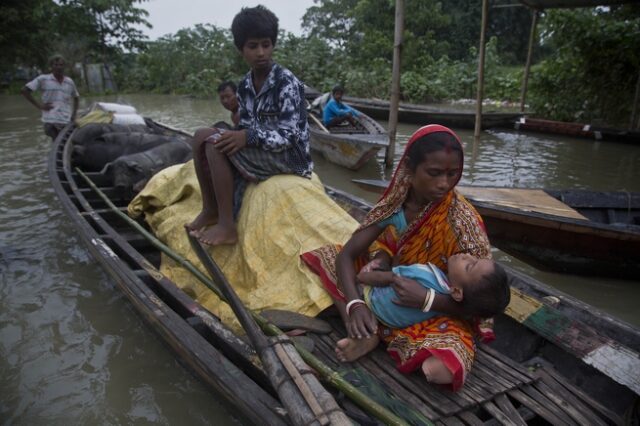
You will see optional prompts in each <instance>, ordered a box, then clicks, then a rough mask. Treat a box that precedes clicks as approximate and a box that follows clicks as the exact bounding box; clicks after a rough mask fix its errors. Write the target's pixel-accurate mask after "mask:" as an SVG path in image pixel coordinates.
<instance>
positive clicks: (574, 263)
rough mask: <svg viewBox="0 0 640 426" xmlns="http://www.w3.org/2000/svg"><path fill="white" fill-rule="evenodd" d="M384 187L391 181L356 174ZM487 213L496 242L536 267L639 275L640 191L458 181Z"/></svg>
mask: <svg viewBox="0 0 640 426" xmlns="http://www.w3.org/2000/svg"><path fill="white" fill-rule="evenodd" d="M354 182H356V183H357V184H358V185H359V186H361V187H363V188H367V189H369V190H373V191H379V192H382V190H383V189H384V188H386V186H387V182H386V181H380V180H367V179H354ZM457 189H458V191H459V192H460V193H462V194H463V195H464V196H465V197H467V199H469V201H471V203H472V204H473V205H474V206H475V208H476V209H477V210H478V212H479V213H480V214H481V215H482V217H483V218H484V221H485V224H486V226H487V232H488V234H489V238H490V239H491V243H492V244H494V245H495V246H496V247H498V248H500V249H501V250H503V251H505V252H507V253H509V254H512V255H513V256H516V257H519V258H521V259H523V260H525V261H527V262H529V263H532V264H534V265H535V266H537V267H539V268H541V269H546V270H553V271H560V272H567V273H572V274H580V275H596V276H608V277H615V278H625V279H638V276H640V275H639V274H640V193H629V192H599V191H587V190H563V191H555V190H541V189H518V188H493V187H465V186H458V187H457Z"/></svg>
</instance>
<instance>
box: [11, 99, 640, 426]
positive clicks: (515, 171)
mask: <svg viewBox="0 0 640 426" xmlns="http://www.w3.org/2000/svg"><path fill="white" fill-rule="evenodd" d="M100 100H107V101H113V102H123V103H129V104H131V105H134V106H136V107H137V108H138V110H139V111H140V112H141V113H142V114H144V115H146V116H149V117H152V118H154V119H156V120H159V121H163V122H165V123H167V124H170V125H172V126H175V127H179V128H183V129H187V130H189V131H193V130H195V129H197V128H198V127H200V126H203V125H208V124H211V123H213V122H216V121H219V120H227V121H228V120H229V117H228V113H227V112H226V111H225V110H223V109H222V108H221V107H219V106H218V103H217V101H214V100H202V99H193V98H189V97H179V96H164V95H122V96H111V97H107V98H101V99H100ZM81 101H82V102H81V107H86V106H88V104H89V101H90V100H88V99H86V98H82V100H81ZM416 128H417V126H411V125H402V124H401V125H400V126H399V135H398V142H399V147H398V150H397V151H398V152H397V153H396V154H397V155H396V161H397V158H399V155H400V153H401V152H402V146H403V144H404V143H405V142H406V140H407V139H408V138H409V136H410V135H411V133H412V132H413V131H414V130H415V129H416ZM459 135H460V137H461V138H462V140H463V142H464V145H465V156H466V165H465V171H464V175H463V178H462V183H464V184H473V185H496V186H516V187H552V188H595V189H617V190H622V189H626V190H629V191H640V167H639V166H640V147H636V146H632V145H623V144H615V143H606V142H602V143H596V142H591V141H583V140H577V139H569V138H558V137H552V136H546V135H524V134H518V133H516V132H514V131H491V132H485V133H483V136H482V138H481V140H480V142H479V144H478V145H476V146H475V147H474V144H473V135H472V132H470V131H460V132H459ZM49 145H50V143H49V141H48V139H47V138H46V137H45V136H44V135H43V134H42V128H41V125H40V123H39V121H38V114H37V111H36V110H35V109H34V108H33V107H32V106H31V105H30V104H28V103H27V102H25V100H24V99H23V98H22V97H18V96H0V158H2V161H1V162H0V182H2V184H1V186H0V217H1V219H2V220H1V221H0V371H1V372H2V376H1V377H0V394H2V395H3V397H2V399H1V400H0V418H2V419H3V420H5V421H6V422H8V423H19V424H52V423H55V424H65V423H70V422H73V423H80V424H97V423H101V424H102V423H109V424H148V423H158V424H183V423H189V424H208V423H216V424H234V423H237V422H238V421H237V420H235V419H234V417H233V416H232V415H231V414H230V411H229V409H228V408H227V407H226V406H225V405H224V404H220V403H218V402H217V401H216V398H215V396H212V395H211V393H210V392H209V390H208V389H207V388H205V387H204V386H203V385H202V384H200V382H198V381H197V380H195V379H193V378H192V376H191V375H190V374H189V373H188V372H187V371H186V370H184V369H183V368H182V367H181V366H180V365H179V364H178V363H177V362H176V360H175V359H174V357H173V355H172V353H171V352H170V351H169V350H167V349H166V348H164V347H163V345H162V344H161V342H160V339H158V338H157V337H156V336H155V335H154V334H153V333H151V332H150V329H149V328H148V327H147V326H146V325H145V324H144V322H143V321H142V320H140V319H139V318H138V317H137V316H136V314H135V312H134V310H133V308H132V307H131V306H130V305H129V304H128V303H127V302H126V299H125V298H124V297H123V296H121V294H120V292H119V290H118V289H117V288H116V287H115V285H114V282H113V280H111V279H110V278H109V277H108V276H107V275H106V274H105V273H104V271H102V270H101V269H100V267H99V266H98V264H97V263H96V262H95V261H94V260H93V259H92V258H91V257H90V256H89V254H88V252H87V251H86V250H85V249H84V247H83V246H82V245H81V244H80V241H79V240H78V239H77V238H76V237H75V235H74V229H73V227H72V225H71V222H70V220H69V219H68V218H67V217H66V216H65V215H64V213H63V212H62V209H61V207H60V205H59V202H58V200H57V199H56V197H55V195H54V194H53V191H52V189H50V185H49V181H48V176H47V172H46V155H47V153H48V148H49ZM381 159H382V158H380V160H381ZM314 160H315V163H316V172H317V173H318V174H319V175H320V177H321V178H322V180H323V181H324V182H325V183H326V184H329V185H332V186H335V187H338V188H341V189H343V190H346V191H348V192H351V193H354V194H356V195H358V196H360V197H363V198H366V199H368V200H369V201H374V200H375V197H376V196H375V195H374V194H371V193H367V192H364V191H363V190H361V189H360V188H358V187H357V186H355V185H354V184H353V183H352V182H351V179H354V178H367V179H379V178H383V177H384V178H388V177H389V174H388V173H389V171H388V170H384V168H382V166H381V165H380V164H377V163H376V162H374V161H371V162H369V163H368V164H367V165H365V167H364V168H363V169H362V170H360V171H358V172H353V171H349V170H346V169H342V168H339V167H337V166H333V165H332V164H329V163H328V162H326V161H325V160H323V159H322V158H320V157H318V156H314ZM496 256H497V257H498V258H499V259H500V260H502V261H504V262H509V263H510V264H511V265H512V266H514V267H515V268H517V269H519V270H522V271H525V272H527V273H529V274H531V275H534V276H535V277H537V278H538V279H540V280H541V281H544V282H546V283H549V284H552V285H554V286H556V287H557V288H559V289H560V290H562V291H565V292H567V293H571V294H574V295H577V296H578V297H579V298H581V299H582V300H585V301H586V302H587V303H591V304H594V305H595V306H597V307H599V308H601V309H603V310H606V311H609V312H612V313H613V314H614V315H616V316H618V317H620V318H622V319H625V320H627V321H629V322H632V323H634V324H636V325H640V314H638V312H637V309H636V307H635V305H634V303H635V301H636V300H638V295H639V293H640V285H639V284H640V283H639V282H628V281H614V280H600V279H590V278H585V277H572V276H563V275H559V274H550V273H544V272H540V271H538V270H535V269H533V268H531V267H530V266H528V265H526V264H523V263H522V262H519V261H517V260H516V259H513V258H510V257H509V256H507V255H504V254H502V253H500V252H496Z"/></svg>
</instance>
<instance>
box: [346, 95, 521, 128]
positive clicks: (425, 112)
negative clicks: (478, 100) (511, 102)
mask: <svg viewBox="0 0 640 426" xmlns="http://www.w3.org/2000/svg"><path fill="white" fill-rule="evenodd" d="M344 100H345V102H346V103H348V104H349V105H351V106H353V107H354V108H356V109H357V110H358V111H362V112H364V113H365V114H367V115H369V116H370V117H372V118H375V119H376V120H388V119H389V102H388V101H383V100H378V99H363V98H354V97H350V96H348V97H345V99H344ZM521 116H522V113H517V112H495V111H492V112H483V113H482V128H483V129H489V128H491V127H512V126H513V123H514V122H515V121H516V120H518V119H519V118H520V117H521ZM475 120H476V115H475V111H464V110H456V109H453V108H447V109H445V108H438V107H434V106H430V105H419V104H409V103H404V102H401V103H400V106H399V107H398V121H400V122H402V123H410V124H419V125H427V124H442V125H444V126H450V127H455V128H458V129H473V128H474V126H475V122H476V121H475Z"/></svg>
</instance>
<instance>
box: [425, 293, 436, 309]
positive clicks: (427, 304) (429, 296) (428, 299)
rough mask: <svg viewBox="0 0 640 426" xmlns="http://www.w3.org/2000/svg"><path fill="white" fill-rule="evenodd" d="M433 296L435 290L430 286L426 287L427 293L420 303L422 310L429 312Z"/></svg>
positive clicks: (434, 296)
mask: <svg viewBox="0 0 640 426" xmlns="http://www.w3.org/2000/svg"><path fill="white" fill-rule="evenodd" d="M435 298H436V292H435V290H434V289H432V288H428V289H427V295H426V296H425V297H424V302H423V303H422V312H429V311H430V310H431V305H433V301H434V299H435Z"/></svg>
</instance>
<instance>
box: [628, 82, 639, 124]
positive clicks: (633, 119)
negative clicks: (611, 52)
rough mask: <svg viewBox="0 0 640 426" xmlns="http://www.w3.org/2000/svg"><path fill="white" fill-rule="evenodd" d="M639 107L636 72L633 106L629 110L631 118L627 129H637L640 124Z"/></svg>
mask: <svg viewBox="0 0 640 426" xmlns="http://www.w3.org/2000/svg"><path fill="white" fill-rule="evenodd" d="M639 108H640V73H638V81H637V82H636V94H635V96H634V97H633V106H632V110H631V120H630V121H629V129H637V128H638V127H639V126H640V117H639V115H640V114H638V109H639Z"/></svg>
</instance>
